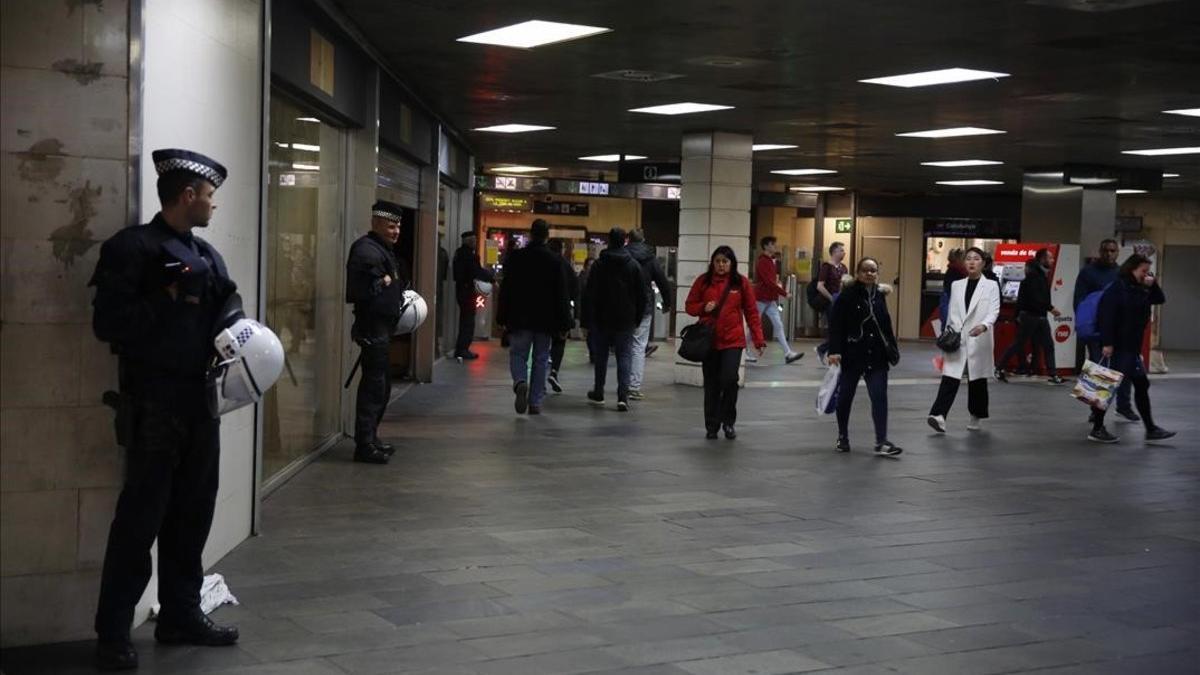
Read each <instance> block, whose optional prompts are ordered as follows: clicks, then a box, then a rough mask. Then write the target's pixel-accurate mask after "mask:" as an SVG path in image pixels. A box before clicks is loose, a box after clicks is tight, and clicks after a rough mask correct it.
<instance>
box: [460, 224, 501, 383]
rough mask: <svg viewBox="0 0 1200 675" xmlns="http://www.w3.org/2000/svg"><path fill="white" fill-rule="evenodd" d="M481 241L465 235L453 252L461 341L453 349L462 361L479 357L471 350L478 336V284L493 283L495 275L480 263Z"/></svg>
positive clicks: (469, 232)
mask: <svg viewBox="0 0 1200 675" xmlns="http://www.w3.org/2000/svg"><path fill="white" fill-rule="evenodd" d="M476 246H478V240H477V239H476V238H475V233H474V232H471V231H468V232H463V233H462V246H459V247H458V250H457V251H455V252H454V290H455V297H456V299H457V300H458V341H457V342H456V343H455V346H454V356H455V358H457V359H458V360H459V361H462V360H463V359H466V360H471V359H477V358H479V355H478V354H476V353H475V352H473V351H471V339H472V338H473V337H475V296H476V292H475V282H476V281H477V280H478V281H486V282H488V283H492V282H494V281H495V280H496V275H494V274H492V272H491V271H490V270H486V269H484V268H483V266H482V265H480V264H479V253H478V252H476Z"/></svg>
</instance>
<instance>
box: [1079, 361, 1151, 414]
mask: <svg viewBox="0 0 1200 675" xmlns="http://www.w3.org/2000/svg"><path fill="white" fill-rule="evenodd" d="M1109 367H1110V368H1112V369H1113V370H1119V371H1120V372H1121V374H1122V375H1124V376H1125V379H1124V380H1122V381H1121V386H1122V387H1123V386H1125V385H1126V384H1129V383H1132V385H1133V404H1134V405H1135V406H1137V411H1138V414H1139V415H1141V416H1142V424H1144V425H1146V430H1147V431H1149V430H1150V429H1153V428H1154V418H1153V414H1152V413H1151V411H1150V378H1148V377H1146V367H1145V365H1144V364H1143V363H1142V355H1141V354H1137V353H1134V352H1114V353H1113V356H1112V365H1111V366H1109ZM1117 405H1118V406H1119V405H1120V401H1119V399H1118V403H1117ZM1126 405H1128V403H1127V404H1126ZM1105 412H1107V411H1102V410H1095V409H1093V410H1092V420H1091V421H1092V426H1093V427H1101V426H1104V415H1105Z"/></svg>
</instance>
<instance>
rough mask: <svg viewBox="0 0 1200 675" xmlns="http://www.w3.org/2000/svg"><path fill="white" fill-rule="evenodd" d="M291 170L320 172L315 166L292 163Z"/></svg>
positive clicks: (319, 168) (318, 167)
mask: <svg viewBox="0 0 1200 675" xmlns="http://www.w3.org/2000/svg"><path fill="white" fill-rule="evenodd" d="M292 168H293V169H299V170H301V171H320V170H321V167H320V166H318V165H316V164H301V163H300V162H292Z"/></svg>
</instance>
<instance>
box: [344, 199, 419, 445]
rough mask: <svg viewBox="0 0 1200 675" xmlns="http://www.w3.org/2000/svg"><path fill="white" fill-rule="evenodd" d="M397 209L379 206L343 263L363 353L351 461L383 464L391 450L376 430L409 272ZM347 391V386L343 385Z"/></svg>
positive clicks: (379, 203)
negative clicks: (400, 255)
mask: <svg viewBox="0 0 1200 675" xmlns="http://www.w3.org/2000/svg"><path fill="white" fill-rule="evenodd" d="M400 220H401V208H400V206H399V205H398V204H394V203H392V202H388V201H383V200H379V201H377V202H375V205H374V206H372V207H371V231H370V232H368V233H366V234H364V235H363V236H361V237H359V238H358V239H357V240H356V241H355V242H354V243H353V244H351V246H350V255H349V258H348V259H347V260H346V302H348V303H350V304H353V305H354V325H353V326H352V327H351V328H350V337H351V338H352V339H353V340H354V342H355V343H356V344H358V346H359V348H361V349H362V352H361V353H360V355H359V363H360V364H361V365H362V379H360V380H359V381H358V401H357V405H356V409H355V414H354V461H356V462H366V463H368V464H387V462H388V460H389V459H390V458H391V456H392V453H393V452H395V448H393V447H392V446H391V445H388V444H386V443H383V442H382V441H380V440H379V436H378V435H377V433H376V432H377V430H378V428H379V422H380V421H381V420H382V419H383V413H384V411H385V410H387V404H388V399H389V398H390V394H391V390H392V378H391V371H390V369H389V364H388V345H389V344H390V342H391V337H392V333H394V332H395V331H396V324H397V322H399V320H400V306H401V301H402V299H403V292H404V289H405V287H407V286H408V283H409V282H408V277H409V275H408V273H407V269H402V268H401V263H400V261H399V260H398V259H397V258H396V254H395V246H396V242H397V241H398V240H399V239H400ZM347 385H349V383H347Z"/></svg>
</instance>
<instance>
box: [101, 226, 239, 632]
mask: <svg viewBox="0 0 1200 675" xmlns="http://www.w3.org/2000/svg"><path fill="white" fill-rule="evenodd" d="M91 283H92V285H94V286H95V287H96V298H95V301H94V303H93V304H94V309H95V312H94V315H93V329H94V331H95V333H96V337H98V338H99V339H100V340H102V341H104V342H108V343H110V344H111V345H112V347H113V350H114V351H115V352H116V353H117V354H118V355H119V357H120V384H121V393H120V404H119V406H118V415H117V418H118V419H117V437H118V442H119V443H120V444H121V445H123V446H125V448H126V449H127V450H128V453H127V457H126V475H125V486H124V488H123V489H122V491H121V496H120V498H119V500H118V501H117V508H116V515H115V516H114V517H113V522H112V528H111V530H110V531H109V535H108V548H107V550H106V552H105V555H104V571H103V577H102V579H101V587H100V601H99V607H98V609H97V611H96V624H95V628H96V633H97V634H98V635H99V636H100V639H101V641H102V642H104V641H108V642H116V641H124V642H127V641H128V640H129V633H130V627H131V625H132V623H133V613H134V607H135V606H136V605H137V602H138V600H139V599H140V598H141V596H142V592H143V591H144V590H145V588H146V584H147V583H148V582H149V580H150V575H151V559H150V547H151V545H152V544H153V543H154V541H155V539H157V540H158V574H159V579H158V598H159V603H160V604H161V606H162V613H161V615H160V616H161V619H160V627H161V626H163V625H165V624H168V623H171V622H174V623H176V624H180V625H188V626H192V625H196V624H197V622H199V621H201V620H202V619H201V617H202V616H203V615H202V614H199V606H200V587H201V584H202V583H203V578H204V568H203V566H202V564H201V552H202V551H203V550H204V543H205V541H206V540H207V539H208V532H209V528H210V527H211V525H212V518H213V508H214V506H215V504H216V497H217V481H218V476H219V469H218V462H219V459H220V419H219V417H218V416H217V415H216V413H215V398H214V396H213V390H212V388H211V386H210V382H209V378H208V371H209V366H210V365H211V364H212V362H213V358H214V356H215V350H214V347H213V337H214V334H215V333H216V331H217V330H218V329H219V327H220V322H221V320H222V319H235V318H240V316H236V317H223V316H222V314H223V313H224V312H223V309H224V308H226V307H227V304H226V303H227V302H229V301H230V300H231V299H232V298H234V297H236V290H237V286H236V285H235V284H234V282H233V281H232V280H231V279H230V278H229V272H228V270H227V269H226V267H225V262H224V261H223V260H222V259H221V256H220V254H218V253H217V251H216V249H214V248H213V247H212V246H211V245H209V244H208V243H206V242H205V241H203V240H202V239H200V238H199V237H195V236H193V235H191V234H190V233H187V234H181V233H179V232H177V231H175V230H174V229H172V228H171V226H170V225H168V224H167V222H166V220H164V219H163V216H162V214H161V213H160V214H157V215H156V216H155V217H154V219H153V220H152V221H150V223H149V224H146V225H142V226H138V227H131V228H127V229H124V230H122V231H120V232H118V233H117V234H116V235H114V236H113V237H112V238H111V239H109V240H108V241H106V242H105V243H104V245H103V246H101V248H100V260H99V262H97V263H96V272H95V275H94V276H93V277H92V281H91ZM172 283H175V284H177V288H178V293H177V295H176V297H175V298H172V297H171V295H170V294H169V293H168V292H167V286H169V285H170V284H172ZM238 314H239V315H240V312H238ZM234 639H236V636H235V637H234Z"/></svg>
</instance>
